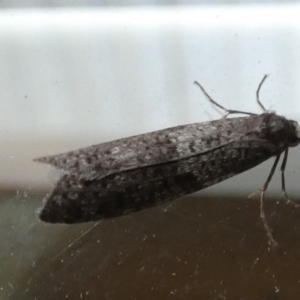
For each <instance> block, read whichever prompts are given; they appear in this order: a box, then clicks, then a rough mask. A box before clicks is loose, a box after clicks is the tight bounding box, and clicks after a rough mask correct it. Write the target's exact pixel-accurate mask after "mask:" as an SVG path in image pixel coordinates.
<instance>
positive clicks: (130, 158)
mask: <svg viewBox="0 0 300 300" xmlns="http://www.w3.org/2000/svg"><path fill="white" fill-rule="evenodd" d="M266 78H267V75H265V76H264V77H263V79H262V81H261V82H260V84H259V86H258V89H257V91H256V100H257V103H258V104H259V106H260V107H261V108H262V110H263V113H262V114H255V113H249V112H243V111H237V110H230V109H226V108H225V107H223V106H221V105H220V104H218V103H217V102H216V101H214V100H213V99H212V98H211V97H210V96H209V95H208V93H207V92H206V91H205V90H204V88H203V87H202V86H201V85H200V84H199V83H198V82H195V83H196V84H197V85H198V86H199V87H200V89H201V90H202V92H203V93H204V95H205V96H206V97H207V98H208V100H209V101H210V102H211V103H213V104H214V105H215V106H217V107H218V108H220V109H222V110H223V111H225V113H226V114H225V116H224V117H223V118H221V119H218V120H214V121H209V122H202V123H194V124H188V125H181V126H176V127H171V128H166V129H162V130H159V131H154V132H150V133H146V134H141V135H136V136H132V137H127V138H123V139H119V140H115V141H111V142H108V143H103V144H99V145H94V146H90V147H87V148H82V149H78V150H75V151H71V152H67V153H63V154H58V155H53V156H46V157H42V158H38V159H36V160H35V161H37V162H41V163H47V164H50V165H52V166H54V167H56V168H58V169H60V170H61V171H62V173H63V175H62V177H61V178H60V179H59V180H58V182H57V184H56V187H55V188H54V190H53V191H52V193H51V194H49V195H48V196H46V199H45V205H44V207H43V208H42V210H41V212H40V219H41V220H42V221H45V222H50V223H80V222H89V221H96V220H100V219H104V218H112V217H117V216H121V215H124V214H128V213H131V212H137V211H140V210H143V209H146V208H150V207H153V206H156V205H160V204H162V203H166V202H169V201H172V200H174V199H177V198H180V197H182V196H184V195H187V194H190V193H194V192H196V191H199V190H202V189H204V188H206V187H209V186H212V185H214V184H216V183H218V182H221V181H223V180H225V179H227V178H230V177H232V176H235V175H237V174H239V173H242V172H245V171H247V170H249V169H251V168H253V167H255V166H257V165H259V164H260V163H262V162H263V161H265V160H267V159H269V158H271V157H273V156H274V157H275V162H274V164H273V167H272V169H271V172H270V174H269V176H268V178H267V181H266V183H265V184H264V186H263V188H262V189H260V190H259V192H260V193H261V197H260V214H261V218H262V220H263V224H264V227H265V229H266V231H267V234H268V237H269V240H270V242H271V243H272V244H274V245H275V244H276V241H275V240H274V238H273V236H272V233H271V230H270V228H269V226H268V224H267V221H266V218H265V214H264V209H263V201H264V193H265V190H266V189H267V187H268V184H269V182H270V181H271V178H272V176H273V174H274V171H275V169H276V166H277V164H278V161H279V158H280V156H281V154H283V161H282V165H281V174H282V177H281V178H282V191H283V194H284V196H285V198H286V199H287V201H288V202H291V200H289V198H288V196H287V194H286V189H285V177H284V170H285V166H286V163H287V158H288V150H289V147H295V146H297V145H298V144H299V143H300V128H299V125H298V124H297V122H296V121H292V120H288V119H286V118H285V117H283V116H279V115H277V114H275V113H274V112H269V111H267V110H266V109H265V107H264V106H263V105H262V103H261V101H260V99H259V92H260V89H261V86H262V84H263V82H264V81H265V79H266ZM232 114H245V115H246V116H244V117H235V118H227V117H228V116H229V115H232Z"/></svg>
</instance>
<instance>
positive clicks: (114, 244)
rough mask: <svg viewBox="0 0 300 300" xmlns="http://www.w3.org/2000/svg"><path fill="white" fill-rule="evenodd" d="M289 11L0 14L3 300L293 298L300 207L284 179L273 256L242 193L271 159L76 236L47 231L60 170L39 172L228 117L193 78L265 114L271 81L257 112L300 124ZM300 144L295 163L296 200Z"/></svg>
mask: <svg viewBox="0 0 300 300" xmlns="http://www.w3.org/2000/svg"><path fill="white" fill-rule="evenodd" d="M281 2H282V1H278V2H268V3H267V5H265V6H262V5H261V6H256V5H255V2H252V1H214V2H213V3H214V4H215V5H207V4H211V3H212V2H205V3H204V1H200V2H197V3H196V1H189V2H186V1H184V2H183V1H168V2H165V5H161V3H158V2H157V1H156V2H155V1H145V2H141V3H142V4H139V5H137V4H136V3H135V2H134V1H126V2H122V5H121V4H120V1H103V2H99V3H96V2H95V1H89V2H84V1H82V2H80V1H75V2H73V5H71V4H70V3H69V2H67V1H62V2H61V3H60V4H56V3H54V2H53V1H45V2H44V4H43V7H47V9H41V5H38V4H36V3H35V1H27V2H26V1H25V2H22V3H21V2H20V1H15V2H11V3H10V4H9V3H8V2H6V1H4V2H2V3H1V4H0V7H2V8H4V7H6V8H10V9H2V10H0V27H1V31H0V45H1V47H0V78H1V82H2V84H1V85H0V106H1V109H0V136H1V147H0V170H1V171H0V236H1V239H0V241H1V247H0V266H1V268H0V299H1V300H2V299H4V300H6V299H11V300H19V299H22V300H27V299H28V300H29V299H39V300H40V299H42V300H48V299H49V300H50V299H51V300H52V299H111V300H119V299H169V298H170V299H243V300H248V299H249V300H250V299H251V300H255V299H257V300H258V299H259V300H261V299H266V300H279V299H289V300H290V299H292V300H293V299H295V300H298V299H299V294H300V284H299V283H300V275H299V269H300V265H299V261H300V253H299V251H300V250H299V249H300V245H299V243H300V238H299V237H300V221H299V220H300V209H299V208H296V207H294V206H292V205H287V204H286V202H285V201H284V198H283V197H282V196H281V182H280V170H277V172H276V174H275V176H274V178H273V180H272V182H271V184H270V187H269V189H268V191H267V193H266V202H265V213H266V218H267V221H268V224H269V226H270V228H271V230H272V233H273V235H274V238H275V239H276V240H277V242H278V243H279V245H278V247H277V248H276V249H274V248H272V247H271V246H270V244H269V243H268V238H267V234H266V231H265V229H264V227H263V224H262V221H261V218H260V215H259V199H258V197H253V198H251V199H249V198H248V195H249V194H251V192H253V191H255V190H256V189H258V188H260V187H262V186H263V184H264V182H265V181H266V178H267V176H268V174H269V172H270V169H271V166H272V163H273V160H272V159H271V160H270V161H268V162H266V163H263V164H262V165H260V166H258V167H257V168H255V169H252V170H250V171H248V172H245V173H243V174H241V175H238V176H236V177H233V178H232V179H230V180H228V181H225V182H222V183H220V184H217V185H215V186H213V187H211V188H209V189H206V190H203V191H200V193H197V194H193V195H188V196H186V197H183V198H181V199H177V200H176V201H173V202H170V203H167V204H165V205H161V206H158V207H153V208H150V209H147V210H144V211H141V212H138V213H134V214H130V215H126V216H122V217H118V218H113V219H109V220H101V221H97V222H90V223H84V224H74V225H57V224H45V223H43V222H41V221H40V220H39V211H40V209H41V207H42V206H43V199H44V198H45V196H46V195H47V194H48V193H50V192H51V190H52V189H53V187H54V186H55V182H56V181H57V180H58V178H59V177H60V176H61V173H60V172H59V171H57V170H54V168H51V167H49V166H46V165H42V164H37V163H34V162H33V161H32V160H33V159H34V158H36V157H41V156H46V155H51V154H57V153H61V152H66V151H70V150H74V149H77V148H80V147H85V146H89V145H92V144H97V143H102V142H107V141H111V140H114V139H117V138H124V137H128V136H132V135H136V134H141V133H146V132H150V131H154V130H158V129H162V128H167V127H172V126H177V125H182V124H187V123H195V122H202V121H211V120H214V119H219V118H220V117H221V116H222V112H220V111H219V110H218V109H216V108H215V107H213V106H211V104H210V103H208V102H207V99H206V98H205V97H204V96H203V94H202V93H201V91H200V90H199V88H197V87H196V86H195V85H194V84H193V83H194V81H195V80H197V81H199V82H201V84H202V85H203V86H204V87H205V88H206V90H207V91H208V92H209V94H210V95H211V96H212V97H213V98H214V99H215V100H217V101H218V102H219V103H220V104H222V105H224V106H225V107H228V108H232V109H238V110H242V111H249V112H255V113H260V112H261V111H260V108H259V107H258V105H257V103H256V102H255V98H256V95H255V92H256V90H257V87H258V84H259V82H260V80H261V78H262V77H263V75H264V74H270V77H269V78H268V80H267V81H266V82H265V83H264V86H263V88H262V91H261V100H262V102H263V104H264V105H265V106H266V107H267V108H268V109H271V110H273V109H274V110H276V111H277V112H278V114H282V115H285V116H287V118H291V119H295V120H298V121H299V120H300V117H299V115H300V102H299V101H298V100H297V99H299V95H300V87H299V84H298V82H299V70H300V60H299V46H300V35H299V32H300V22H299V15H300V7H299V5H298V4H297V1H289V3H290V4H289V5H285V4H282V3H281ZM186 3H188V4H189V5H184V4H186ZM244 3H246V5H245V6H244V5H241V4H244ZM278 3H281V4H278ZM191 4H192V5H191ZM196 4H202V5H196ZM58 5H60V6H61V7H64V8H59V7H58ZM24 6H27V8H26V9H22V7H24ZM71 6H73V7H74V8H72V7H71ZM83 6H86V9H82V8H81V7H83ZM123 6H126V7H123ZM135 6H137V7H135ZM13 8H15V9H13ZM37 8H39V9H37ZM51 8H53V9H51ZM298 67H299V68H298ZM298 149H299V148H298ZM298 149H297V148H295V149H293V150H292V151H290V155H289V160H288V164H287V168H286V184H287V188H288V191H289V193H290V194H291V197H292V198H293V199H294V200H295V201H297V200H298V199H299V167H300V163H299V150H298Z"/></svg>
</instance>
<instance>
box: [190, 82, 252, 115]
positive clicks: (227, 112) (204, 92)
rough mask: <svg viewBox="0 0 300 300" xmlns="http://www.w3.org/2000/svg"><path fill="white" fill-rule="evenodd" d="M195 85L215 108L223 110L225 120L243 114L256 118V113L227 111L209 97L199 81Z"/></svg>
mask: <svg viewBox="0 0 300 300" xmlns="http://www.w3.org/2000/svg"><path fill="white" fill-rule="evenodd" d="M194 83H195V84H196V85H198V86H199V88H200V89H201V91H202V92H203V94H204V95H205V96H206V98H207V99H208V100H209V101H210V102H211V103H212V104H214V105H215V106H217V107H219V108H221V109H222V110H224V111H225V115H224V117H223V118H227V116H229V115H231V114H243V115H250V116H256V115H257V114H254V113H249V112H245V111H240V110H232V109H227V108H225V107H224V106H222V105H221V104H219V103H218V102H216V101H215V100H213V98H212V97H210V96H209V95H208V93H207V92H206V91H205V89H204V87H203V86H202V85H201V84H200V83H199V82H198V81H194Z"/></svg>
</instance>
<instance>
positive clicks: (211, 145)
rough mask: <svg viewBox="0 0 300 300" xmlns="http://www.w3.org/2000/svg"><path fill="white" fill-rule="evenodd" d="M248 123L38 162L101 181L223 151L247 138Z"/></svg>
mask: <svg viewBox="0 0 300 300" xmlns="http://www.w3.org/2000/svg"><path fill="white" fill-rule="evenodd" d="M248 118H251V117H248ZM248 118H247V119H248ZM245 119H246V118H245V117H244V118H232V119H221V120H215V121H210V122H203V123H194V124H189V125H182V126H177V127H172V128H167V129H163V130H159V131H154V132H150V133H147V134H141V135H137V136H132V137H129V138H124V139H119V140H115V141H112V142H108V143H103V144H98V145H94V146H90V147H87V148H82V149H78V150H75V151H71V152H67V153H63V154H58V155H53V156H47V157H42V158H38V159H35V161H37V162H41V163H48V164H50V165H52V166H54V167H56V168H58V169H61V170H62V171H63V172H64V173H65V174H68V175H70V174H72V175H76V176H77V178H78V179H85V180H93V179H101V178H103V177H106V176H108V175H111V174H115V173H117V172H121V171H127V170H132V169H136V168H141V167H146V166H150V165H156V164H162V163H166V162H170V161H175V160H179V159H183V158H187V157H190V156H193V155H199V154H201V153H205V152H206V151H210V150H212V149H215V148H219V147H222V146H223V145H225V144H227V143H230V142H231V141H233V140H236V139H239V138H242V137H243V136H244V135H245V132H241V133H239V132H238V128H240V127H241V126H240V124H241V122H245Z"/></svg>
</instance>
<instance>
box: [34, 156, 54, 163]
mask: <svg viewBox="0 0 300 300" xmlns="http://www.w3.org/2000/svg"><path fill="white" fill-rule="evenodd" d="M33 161H34V162H37V163H42V164H49V163H51V159H50V157H49V156H44V157H38V158H34V159H33Z"/></svg>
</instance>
